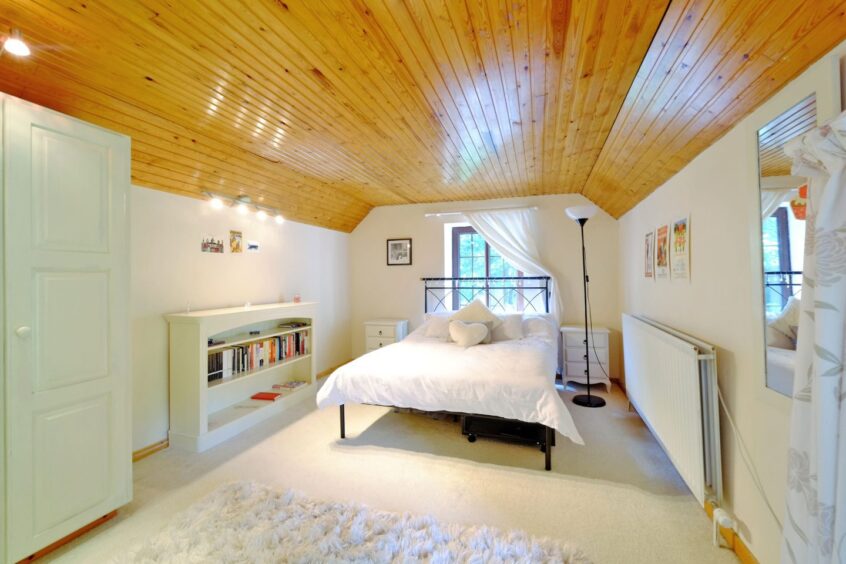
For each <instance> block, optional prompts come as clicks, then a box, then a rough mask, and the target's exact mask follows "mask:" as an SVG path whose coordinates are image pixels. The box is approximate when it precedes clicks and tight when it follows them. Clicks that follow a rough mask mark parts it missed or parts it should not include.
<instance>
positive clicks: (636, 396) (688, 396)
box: [623, 314, 723, 504]
mask: <svg viewBox="0 0 846 564" xmlns="http://www.w3.org/2000/svg"><path fill="white" fill-rule="evenodd" d="M623 352H624V358H625V368H626V394H627V395H628V396H629V401H630V402H631V404H632V405H633V406H634V408H635V409H636V410H637V412H638V414H640V416H641V418H642V419H643V421H644V422H645V423H646V425H647V426H648V427H649V429H650V431H652V434H653V435H654V436H655V438H656V439H657V440H658V442H659V443H660V444H661V446H662V447H663V449H664V451H665V452H666V453H667V456H669V457H670V460H671V461H672V462H673V464H674V465H675V467H676V469H677V470H678V472H679V474H681V477H682V478H683V479H684V481H685V483H687V486H688V487H689V488H690V491H691V492H693V495H694V496H695V497H696V499H697V500H699V503H703V504H704V502H705V498H706V496H709V495H710V496H714V497H716V501H717V503H718V504H719V503H722V497H723V491H722V490H723V487H722V470H721V462H720V418H719V406H718V404H717V351H716V349H715V348H714V346H713V345H709V344H707V343H703V342H702V341H699V340H698V339H695V338H693V337H691V336H689V335H686V334H684V333H682V332H680V331H676V330H675V329H671V328H669V327H667V326H665V325H662V324H660V323H658V322H656V321H652V320H651V319H648V318H645V317H641V316H632V315H628V314H623Z"/></svg>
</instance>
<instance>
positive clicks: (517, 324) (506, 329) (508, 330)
mask: <svg viewBox="0 0 846 564" xmlns="http://www.w3.org/2000/svg"><path fill="white" fill-rule="evenodd" d="M499 319H500V321H502V325H500V326H499V327H497V328H496V329H494V330H493V334H492V338H491V340H492V341H494V342H497V341H515V340H518V339H522V338H523V314H522V313H508V314H505V315H500V316H499Z"/></svg>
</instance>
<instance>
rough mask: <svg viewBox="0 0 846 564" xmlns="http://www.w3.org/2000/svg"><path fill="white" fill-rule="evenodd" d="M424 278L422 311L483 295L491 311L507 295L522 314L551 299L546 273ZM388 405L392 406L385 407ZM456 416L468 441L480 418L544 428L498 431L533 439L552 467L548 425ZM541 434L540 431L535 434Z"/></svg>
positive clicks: (544, 309) (543, 307)
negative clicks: (528, 433)
mask: <svg viewBox="0 0 846 564" xmlns="http://www.w3.org/2000/svg"><path fill="white" fill-rule="evenodd" d="M421 280H422V281H423V311H424V313H436V312H439V311H451V310H452V309H453V308H452V307H448V306H447V303H448V302H447V300H448V299H449V300H453V303H458V304H463V303H470V302H472V301H473V300H475V299H477V298H482V299H483V300H484V301H485V302H486V303H487V305H488V307H489V308H490V309H491V310H493V311H508V310H509V307H508V306H509V305H510V304H509V303H508V302H509V301H510V299H509V297H510V298H511V299H513V301H517V302H518V303H519V304H521V305H522V311H523V312H524V313H526V312H528V313H531V312H535V313H549V299H550V289H551V288H550V277H549V276H512V277H487V278H457V277H456V278H421ZM339 407H340V423H341V438H342V439H345V438H346V437H347V432H346V415H345V411H344V404H341V405H340V406H339ZM385 407H391V406H385ZM452 415H453V416H454V417H455V418H456V419H457V418H458V417H461V428H462V432H464V433H465V434H467V440H468V441H469V442H471V443H473V442H475V441H476V436H477V434H476V433H473V432H470V430H469V429H470V427H471V423H472V421H474V420H478V421H482V422H483V423H485V424H487V425H491V424H494V425H499V426H500V427H502V428H505V427H506V426H512V428H517V429H520V430H521V431H523V430H525V429H526V428H527V427H529V428H530V430H531V429H537V430H541V429H542V431H543V438H542V439H541V440H538V441H534V439H531V438H527V437H526V436H518V435H517V434H516V433H510V432H508V431H505V432H501V433H499V435H500V436H502V437H503V438H507V439H510V440H518V441H520V442H524V443H525V442H533V443H534V444H536V445H537V446H539V447H540V450H541V452H543V453H544V468H545V469H546V470H547V471H548V470H551V469H552V447H554V446H555V432H554V431H553V429H552V428H551V427H547V426H545V425H541V424H540V423H527V422H524V421H518V420H514V419H505V418H502V417H494V416H490V415H479V414H473V413H453V414H452ZM478 434H480V435H483V436H494V435H493V434H491V433H482V432H479V433H478ZM538 435H540V433H538Z"/></svg>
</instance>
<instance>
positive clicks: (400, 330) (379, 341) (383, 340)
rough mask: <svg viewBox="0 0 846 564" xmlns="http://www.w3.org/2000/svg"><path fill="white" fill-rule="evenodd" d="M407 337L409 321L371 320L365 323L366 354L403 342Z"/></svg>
mask: <svg viewBox="0 0 846 564" xmlns="http://www.w3.org/2000/svg"><path fill="white" fill-rule="evenodd" d="M406 335H408V320H407V319H371V320H370V321H365V322H364V348H365V349H366V352H370V351H375V350H376V349H381V348H382V347H386V346H388V345H390V344H391V343H396V342H398V341H402V340H403V339H405V336H406Z"/></svg>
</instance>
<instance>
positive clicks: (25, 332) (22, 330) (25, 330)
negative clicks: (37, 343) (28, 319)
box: [15, 325, 32, 339]
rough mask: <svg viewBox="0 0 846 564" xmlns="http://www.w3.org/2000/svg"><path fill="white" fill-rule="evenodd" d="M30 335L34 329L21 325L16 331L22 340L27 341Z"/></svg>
mask: <svg viewBox="0 0 846 564" xmlns="http://www.w3.org/2000/svg"><path fill="white" fill-rule="evenodd" d="M30 333H32V328H31V327H28V326H26V325H21V326H20V327H18V328H17V329H15V334H16V335H17V336H18V337H20V338H21V339H26V338H27V337H29V335H30Z"/></svg>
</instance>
